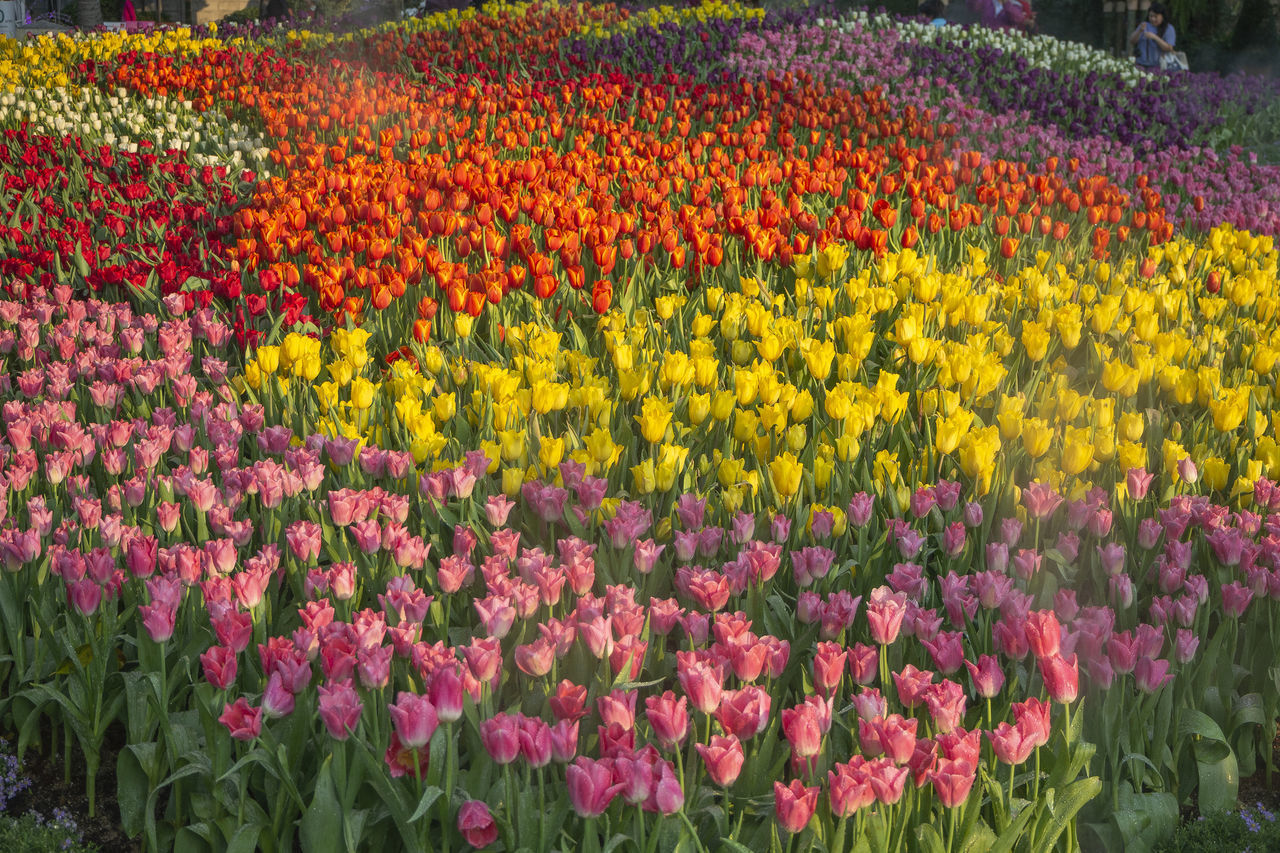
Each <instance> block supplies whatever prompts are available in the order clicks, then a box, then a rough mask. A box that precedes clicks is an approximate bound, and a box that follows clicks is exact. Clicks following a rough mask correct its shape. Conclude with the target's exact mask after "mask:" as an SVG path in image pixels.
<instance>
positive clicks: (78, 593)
mask: <svg viewBox="0 0 1280 853" xmlns="http://www.w3.org/2000/svg"><path fill="white" fill-rule="evenodd" d="M67 601H68V602H70V603H71V606H73V607H74V608H75V609H76V610H78V611H79V612H80V613H82V614H84V615H85V616H92V615H93V614H94V613H96V612H97V610H98V606H99V605H100V604H101V603H102V586H101V585H100V584H98V583H97V582H96V581H94V580H93V579H92V578H82V579H81V580H78V581H75V582H73V583H68V584H67Z"/></svg>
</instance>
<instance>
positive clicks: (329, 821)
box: [299, 756, 342, 853]
mask: <svg viewBox="0 0 1280 853" xmlns="http://www.w3.org/2000/svg"><path fill="white" fill-rule="evenodd" d="M332 762H333V757H332V756H329V757H326V758H325V760H324V763H323V764H321V765H320V771H319V773H317V774H316V788H315V792H314V794H313V796H312V799H311V805H310V806H309V807H308V808H307V811H306V813H305V814H304V815H303V816H302V822H301V824H300V825H299V834H300V836H301V841H302V849H303V851H313V852H314V853H327V851H331V850H333V847H334V841H335V840H337V839H338V838H341V837H342V805H341V803H339V802H338V796H337V793H336V792H335V791H334V787H333V773H332V767H331V766H330V765H331V764H332Z"/></svg>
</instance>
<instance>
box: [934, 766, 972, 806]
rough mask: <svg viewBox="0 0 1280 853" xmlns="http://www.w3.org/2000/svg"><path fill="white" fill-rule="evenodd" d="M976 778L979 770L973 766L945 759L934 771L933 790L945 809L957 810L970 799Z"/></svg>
mask: <svg viewBox="0 0 1280 853" xmlns="http://www.w3.org/2000/svg"><path fill="white" fill-rule="evenodd" d="M976 778H977V770H976V768H975V767H974V766H973V765H972V764H969V763H967V762H964V761H950V760H946V759H944V760H942V761H939V762H938V767H937V769H936V770H934V771H933V790H934V791H935V792H936V793H937V795H938V801H939V802H940V803H942V805H943V807H944V808H948V809H950V808H955V807H956V806H958V805H960V804H961V803H963V802H964V801H965V800H967V799H968V798H969V791H970V790H972V789H973V783H974V780H975V779H976Z"/></svg>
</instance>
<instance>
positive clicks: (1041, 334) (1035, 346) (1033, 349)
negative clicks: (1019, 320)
mask: <svg viewBox="0 0 1280 853" xmlns="http://www.w3.org/2000/svg"><path fill="white" fill-rule="evenodd" d="M1050 340H1051V338H1050V335H1049V330H1048V329H1047V328H1046V327H1045V326H1044V324H1043V323H1036V322H1034V321H1029V322H1026V323H1023V324H1022V348H1023V351H1024V352H1026V354H1027V358H1029V359H1031V360H1032V361H1040V360H1042V359H1043V358H1044V357H1045V355H1046V354H1047V353H1048V352H1049V341H1050Z"/></svg>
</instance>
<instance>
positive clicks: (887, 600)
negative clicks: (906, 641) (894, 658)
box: [866, 586, 907, 646]
mask: <svg viewBox="0 0 1280 853" xmlns="http://www.w3.org/2000/svg"><path fill="white" fill-rule="evenodd" d="M906 605H907V597H906V596H905V595H903V594H901V593H895V592H893V591H891V590H890V589H889V588H888V587H886V586H881V587H877V588H876V589H874V590H872V591H871V595H870V597H869V598H868V600H867V606H866V611H867V621H868V622H869V623H870V626H871V640H872V642H874V643H876V644H877V645H881V646H889V645H892V644H893V643H894V641H896V640H897V639H898V632H899V631H900V630H901V629H902V620H903V617H905V616H906V613H907V609H906Z"/></svg>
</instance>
